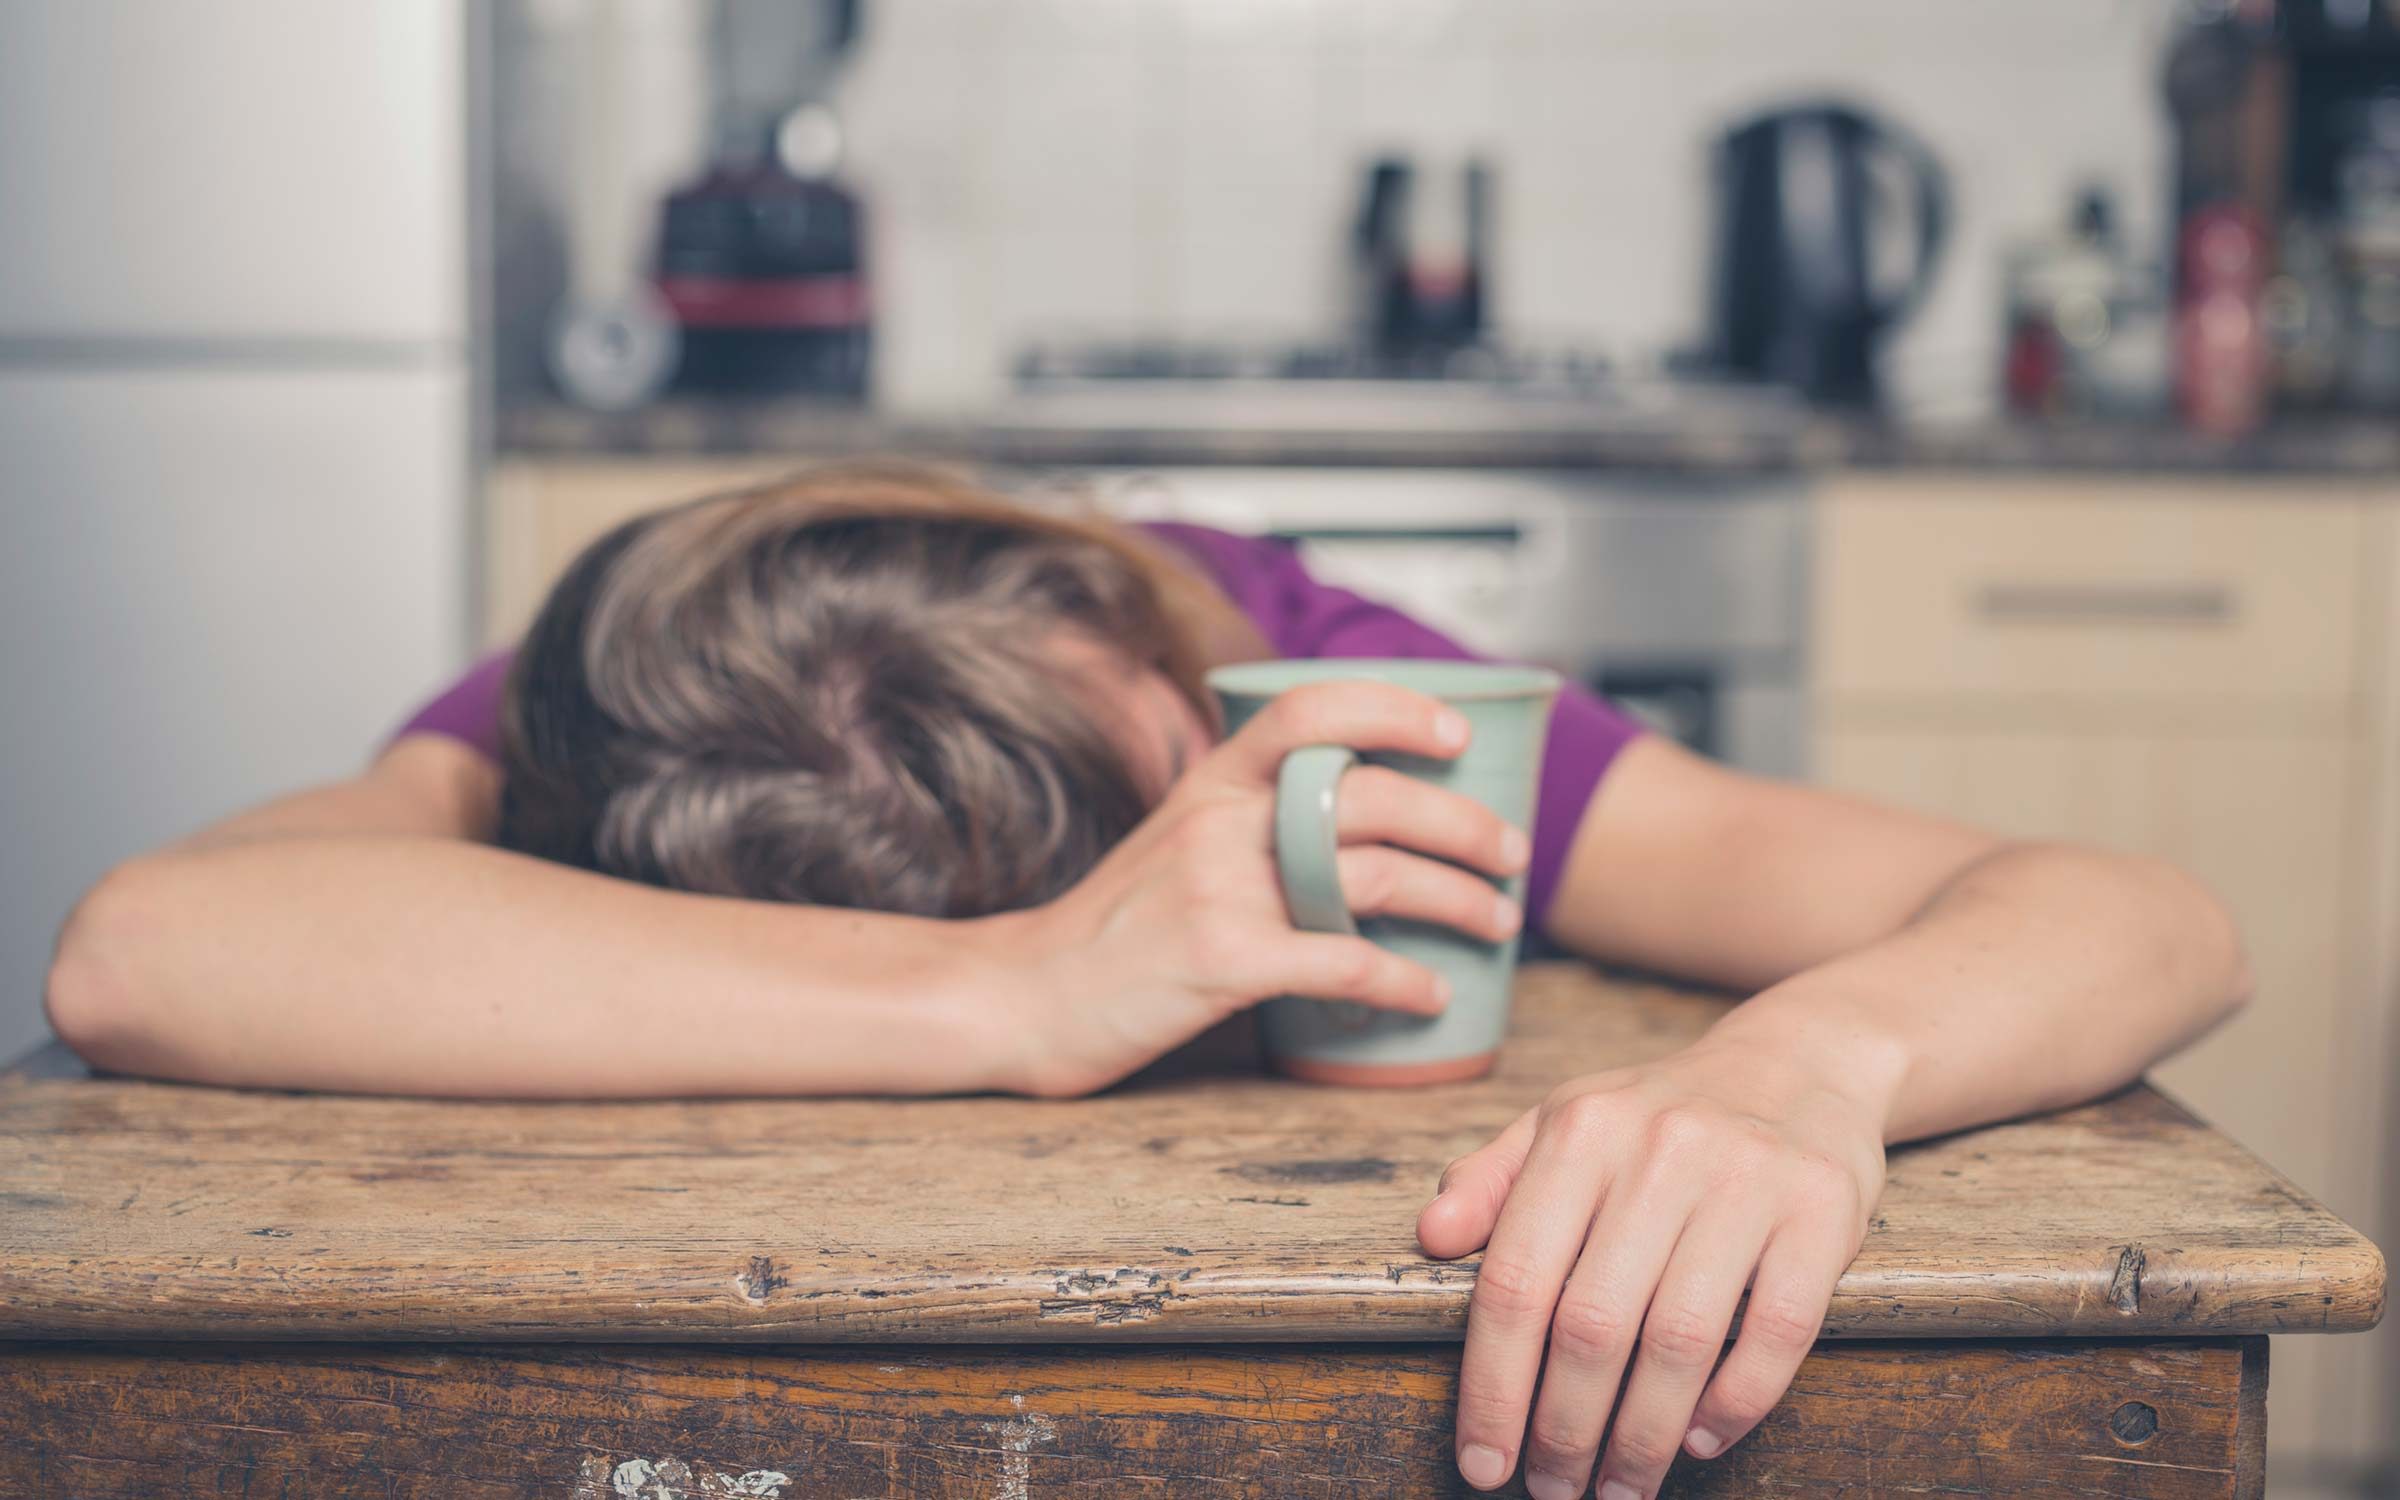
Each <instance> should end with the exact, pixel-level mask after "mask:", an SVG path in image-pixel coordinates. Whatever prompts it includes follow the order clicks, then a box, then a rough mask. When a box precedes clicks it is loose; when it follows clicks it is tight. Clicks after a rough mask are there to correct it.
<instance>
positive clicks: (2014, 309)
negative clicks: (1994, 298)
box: [2004, 187, 2170, 417]
mask: <svg viewBox="0 0 2400 1500" xmlns="http://www.w3.org/2000/svg"><path fill="white" fill-rule="evenodd" d="M2005 288H2006V289H2005V296H2006V318H2007V328H2008V343H2007V351H2006V367H2005V371H2004V377H2005V378H2004V384H2005V388H2006V391H2007V396H2008V405H2009V409H2010V410H2011V411H2014V412H2018V413H2020V414H2023V415H2042V416H2062V415H2065V416H2082V417H2092V416H2109V417H2148V416H2155V415H2157V414H2158V413H2159V411H2160V410H2161V409H2163V408H2164V406H2165V405H2166V399H2167V391H2168V385H2169V380H2170V374H2169V365H2170V356H2169V352H2168V305H2167V297H2166V277H2165V275H2164V274H2163V273H2162V272H2161V271H2160V270H2159V268H2157V267H2156V266H2152V265H2147V264H2144V263H2141V262H2138V261H2136V260H2135V259H2134V258H2133V257H2132V256H2131V255H2130V254H2129V253H2128V252H2127V248H2126V246H2125V243H2124V241H2123V239H2122V238H2121V237H2120V236H2119V234H2118V232H2117V222H2116V209H2115V204H2114V202H2113V200H2112V199H2111V198H2110V196H2109V194H2108V193H2107V192H2106V191H2105V190H2103V189H2101V188H2098V187H2091V188H2086V189H2085V190H2084V191H2083V192H2082V193H2080V194H2078V195H2077V197H2076V200H2075V206H2074V211H2073V213H2072V214H2071V215H2070V217H2069V222H2068V224H2067V225H2066V227H2065V230H2064V232H2063V233H2059V234H2053V235H2050V236H2046V237H2043V238H2040V239H2033V240H2028V241H2024V242H2021V243H2018V244H2015V245H2012V246H2010V247H2009V249H2008V252H2007V256H2006V273H2005Z"/></svg>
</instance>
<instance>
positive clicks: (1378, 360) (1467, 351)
mask: <svg viewBox="0 0 2400 1500" xmlns="http://www.w3.org/2000/svg"><path fill="white" fill-rule="evenodd" d="M1013 374H1014V388H1013V390H1012V392H1011V396H1010V399H1009V400H1008V402H1007V403H1006V405H1005V408H1004V411H1003V412H1002V414H1001V418H1002V420H1003V421H1006V422H1010V423H1016V424H1025V425H1066V426H1088V427H1126V428H1145V429H1153V430H1169V431H1174V430H1192V431H1208V430H1238V431H1254V432H1292V431H1321V432H1406V433H1439V432H1455V433H1481V434H1497V433H1505V432H1509V431H1575V432H1591V431H1604V430H1626V431H1659V430H1678V431H1680V430H1686V429H1693V430H1713V431H1725V432H1738V433H1744V434H1754V435H1755V434H1762V433H1763V434H1770V435H1773V434H1780V433H1783V432H1786V431H1789V430H1792V429H1793V428H1794V427H1796V425H1797V424H1798V423H1799V422H1800V421H1801V420H1802V419H1803V418H1804V416H1805V412H1804V410H1803V409H1802V408H1801V406H1800V405H1799V403H1798V402H1797V401H1796V400H1794V399H1793V398H1792V397H1791V396H1790V395H1789V394H1788V393H1785V392H1782V391H1778V390H1775V389H1772V388H1768V387H1762V386H1744V385H1732V384H1728V383H1725V382H1721V381H1712V380H1706V379H1695V378H1692V377H1690V376H1687V375H1684V374H1681V373H1678V372H1676V371H1675V370H1673V369H1671V368H1669V367H1668V366H1666V365H1665V364H1663V363H1660V364H1645V365H1630V364H1623V363H1620V362H1618V361H1616V360H1614V359H1612V358H1610V357H1609V356H1607V355H1603V354H1598V353H1595V352H1593V351H1590V350H1588V349H1573V348H1566V349H1540V348H1534V347H1528V346H1515V345H1496V344H1476V345H1469V346H1465V347H1461V348H1454V349H1451V348H1443V349H1421V350H1409V351H1397V352H1387V351H1384V350H1381V349H1377V348H1375V347H1373V346H1370V345H1365V344H1355V343H1289V344H1284V343H1259V344H1244V343H1234V342H1225V343H1211V342H1195V341H1185V340H1174V339H1126V340H1116V341H1091V342H1077V341H1060V342H1049V343H1037V344H1035V345H1033V346H1031V347H1029V348H1028V349H1026V350H1025V351H1024V353H1022V354H1021V355H1020V356H1019V357H1018V358H1017V360H1016V362H1015V366H1014V371H1013Z"/></svg>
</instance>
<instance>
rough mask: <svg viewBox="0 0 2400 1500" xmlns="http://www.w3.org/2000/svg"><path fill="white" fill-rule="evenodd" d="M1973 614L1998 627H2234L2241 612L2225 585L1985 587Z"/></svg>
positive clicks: (2006, 584) (1979, 595)
mask: <svg viewBox="0 0 2400 1500" xmlns="http://www.w3.org/2000/svg"><path fill="white" fill-rule="evenodd" d="M1975 613H1976V615H1977V616H1978V617H1979V618H1981V619H1984V620H1987V621H1989V622H1991V623H1993V624H1996V625H2170V626H2191V625H2230V624H2232V623H2233V621H2234V619H2235V617H2236V616H2237V615H2238V614H2239V613H2240V609H2239V606H2238V604H2237V601H2236V600H2235V598H2234V593H2233V589H2232V588H2231V587H2230V586H2229V585H2226V584H2222V583H1987V584H1984V585H1982V586H1981V587H1980V588H1978V589H1977V590H1976V591H1975Z"/></svg>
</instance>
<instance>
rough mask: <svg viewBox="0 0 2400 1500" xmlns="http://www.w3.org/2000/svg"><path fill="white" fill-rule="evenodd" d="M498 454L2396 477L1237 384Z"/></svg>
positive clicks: (2116, 442) (2140, 439) (567, 432)
mask: <svg viewBox="0 0 2400 1500" xmlns="http://www.w3.org/2000/svg"><path fill="white" fill-rule="evenodd" d="M495 436H496V439H497V444H498V447H499V448H500V450H501V451H502V453H503V454H506V455H510V456H551V457H592V456H607V455H618V456H655V457H662V458H663V457H700V456H727V457H730V456H738V455H743V454H754V453H756V454H792V455H796V456H809V457H841V456H852V455H860V454H869V453H907V454H913V455H918V456H924V457H931V458H945V459H952V460H957V461H962V462H971V463H982V464H992V465H999V466H1009V467H1034V468H1039V467H1086V466H1097V467H1119V466H1128V467H1167V466H1179V465H1218V464H1245V465H1305V466H1333V465H1341V466H1360V467H1385V466H1410V467H1473V468H1518V469H1552V470H1607V469H1618V470H1626V469H1632V470H1646V471H1653V472H1656V471H1671V472H1683V473H1701V474H1713V473H1722V474H1728V475H1740V474H1759V473H1802V472H1814V471H1825V470H1837V469H1894V468H1937V469H1951V470H1990V471H2001V472H2042V471H2064V472H2076V473H2108V472H2122V473H2134V474H2143V473H2148V474H2160V473H2166V474H2174V473H2194V474H2197V473H2219V474H2222V473H2241V474H2255V475H2275V474H2291V475H2295V476H2309V475H2322V476H2332V477H2343V476H2348V477H2387V476H2400V421H2393V420H2370V419H2364V418H2348V419H2335V418H2324V419H2312V420H2308V421H2294V422H2286V423H2282V424H2278V425H2273V426H2270V427H2268V428H2266V429H2264V430H2263V431H2261V432H2260V433H2258V434H2257V435H2255V436H2253V437H2250V438H2247V439H2244V440H2242V441H2239V442H2232V443H2228V442H2223V441H2218V440H2213V439H2209V438H2204V437H2201V436H2199V435H2196V434H2194V433H2190V432H2187V431H2184V430H2182V429H2181V428H2177V427H2174V426H2171V425H2167V424H2163V423H2159V424H2122V423H2102V422H1992V423H1978V424H1972V425H1963V426H1961V425H1949V426H1934V425H1919V426H1906V427H1903V426H1896V425H1892V424H1888V423H1878V422H1873V421H1866V420H1857V419H1846V418H1839V417H1830V416H1824V415H1820V414H1813V413H1808V412H1805V411H1802V410H1799V409H1797V408H1792V407H1789V406H1785V405H1781V404H1778V403H1775V402H1771V401H1740V400H1724V401H1718V402H1714V403H1707V402H1704V403H1701V404H1700V405H1698V406H1697V407H1695V408H1692V409H1682V408H1675V409H1668V408H1662V407H1645V406H1640V405H1633V406H1627V407H1623V408H1617V407H1588V406H1565V405H1544V404H1541V403H1517V402H1508V401H1499V400H1492V399H1489V398H1484V399H1471V398H1469V399H1461V398H1458V397H1456V396H1455V395H1453V394H1451V393H1445V392H1440V391H1420V392H1413V393H1407V395H1406V397H1405V399H1400V400H1397V401H1395V400H1394V399H1392V398H1391V396H1390V393H1387V392H1377V393H1373V394H1372V395H1361V396H1359V397H1358V398H1357V399H1355V400H1344V399H1339V398H1338V397H1337V398H1336V399H1332V400H1325V399H1312V400H1307V401H1295V402H1290V403H1277V402H1272V401H1262V400H1260V399H1258V398H1257V397H1256V396H1255V395H1246V396H1238V397H1237V396H1233V395H1231V394H1228V395H1227V396H1226V397H1225V398H1223V399H1218V400H1210V399H1205V398H1199V397H1195V398H1194V399H1192V400H1189V401H1161V400H1157V399H1155V398H1149V397H1125V398H1117V399H1109V398H1097V397H1095V398H1078V399H1066V400H1048V399H1044V400H1025V401H1018V402H1012V403H1008V404H1005V405H1003V406H1001V407H997V408H995V409H993V410H992V411H990V412H988V413H983V414H977V415H959V416H953V417H892V416H882V415H878V414H875V413H873V412H871V411H867V410H864V409H859V408H841V407H829V406H824V405H817V404H812V403H808V402H804V401H775V400H756V399H744V400H711V401H700V400H687V399H676V400H669V401H662V402H659V403H656V404H654V405H652V406H649V407H646V408H644V409H642V410H639V411H635V412H629V413H623V414H616V415H609V414H602V413H596V412H590V411H585V410H583V409H581V408H578V407H573V406H568V405H565V404H563V403H556V402H544V403H531V404H520V405H515V406H511V407H508V408H506V409H505V410H503V411H502V413H501V414H500V417H499V421H498V428H497V432H496V434H495Z"/></svg>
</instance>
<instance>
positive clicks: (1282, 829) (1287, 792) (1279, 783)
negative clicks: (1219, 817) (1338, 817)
mask: <svg viewBox="0 0 2400 1500" xmlns="http://www.w3.org/2000/svg"><path fill="white" fill-rule="evenodd" d="M1356 764H1358V753H1357V752H1356V751H1354V750H1352V749H1351V748H1350V747H1349V746H1347V745H1303V746H1302V747H1300V748H1299V749H1297V750H1294V751H1292V752H1291V753H1290V754H1289V755H1286V756H1285V757H1284V758H1283V765H1282V766H1281V768H1279V769H1278V770H1277V771H1276V773H1275V874H1276V877H1277V878H1278V879H1279V880H1280V881H1281V882H1282V885H1283V902H1284V905H1285V906H1287V907H1289V908H1290V910H1291V914H1292V925H1293V926H1294V927H1297V928H1299V929H1300V930H1302V931H1303V932H1338V933H1347V934H1350V935H1352V936H1355V935H1356V934H1357V932H1358V924H1357V923H1356V922H1354V921H1352V920H1351V918H1350V903H1349V902H1347V901H1345V900H1343V899H1342V869H1341V860H1340V854H1341V835H1340V832H1339V830H1338V829H1336V827H1335V826H1334V796H1335V794H1336V792H1337V791H1338V790H1339V789H1340V787H1341V784H1342V773H1343V772H1345V771H1347V770H1349V769H1350V768H1351V767H1352V766H1354V765H1356Z"/></svg>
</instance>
